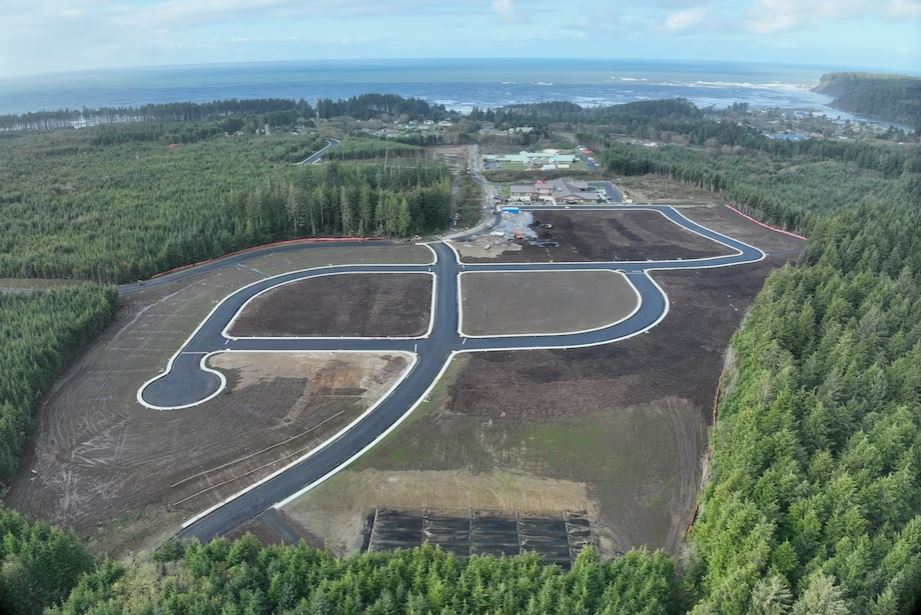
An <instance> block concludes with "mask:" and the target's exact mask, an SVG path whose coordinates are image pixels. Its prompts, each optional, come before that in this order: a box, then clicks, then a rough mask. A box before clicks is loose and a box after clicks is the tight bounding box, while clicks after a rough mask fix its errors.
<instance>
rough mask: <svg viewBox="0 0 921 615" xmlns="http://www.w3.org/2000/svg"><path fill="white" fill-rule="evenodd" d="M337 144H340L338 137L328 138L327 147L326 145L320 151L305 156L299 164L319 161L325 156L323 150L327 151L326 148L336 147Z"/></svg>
mask: <svg viewBox="0 0 921 615" xmlns="http://www.w3.org/2000/svg"><path fill="white" fill-rule="evenodd" d="M336 145H339V140H338V139H327V140H326V147H324V148H323V149H321V150H319V151H318V152H315V153H313V154H311V155H309V156H307V157H306V158H304V159H303V160H301V161H300V162H298V164H313V163H315V162H319V160H320V158H322V157H323V152H325V151H326V150H328V149H329V148H331V147H335V146H336Z"/></svg>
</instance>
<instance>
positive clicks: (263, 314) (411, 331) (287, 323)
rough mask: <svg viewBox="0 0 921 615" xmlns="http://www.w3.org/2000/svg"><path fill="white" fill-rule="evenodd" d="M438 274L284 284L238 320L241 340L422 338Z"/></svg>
mask: <svg viewBox="0 0 921 615" xmlns="http://www.w3.org/2000/svg"><path fill="white" fill-rule="evenodd" d="M431 306H432V276H431V275H429V274H425V273H352V274H348V275H332V276H323V277H319V278H310V279H307V280H302V281H300V282H294V283H292V284H285V285H284V286H279V287H278V288H274V289H272V290H270V291H268V292H266V293H263V294H261V295H259V296H258V297H256V298H255V299H254V300H253V301H251V302H250V303H249V304H248V305H247V306H246V307H245V308H244V309H243V311H242V312H240V314H239V315H238V317H237V319H236V320H235V321H234V322H233V324H232V325H231V328H230V334H231V335H235V336H238V337H285V336H290V337H311V336H323V337H340V336H343V337H417V336H422V335H424V334H425V332H426V331H427V330H428V327H429V319H430V315H431Z"/></svg>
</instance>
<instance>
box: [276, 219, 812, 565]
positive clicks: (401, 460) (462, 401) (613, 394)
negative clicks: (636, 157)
mask: <svg viewBox="0 0 921 615" xmlns="http://www.w3.org/2000/svg"><path fill="white" fill-rule="evenodd" d="M685 213H687V214H688V215H689V216H690V217H692V218H693V219H695V220H698V221H700V222H702V223H709V222H714V224H713V225H714V227H716V226H717V224H716V222H718V223H719V224H720V225H725V226H724V227H723V228H721V229H720V230H725V231H727V232H731V233H732V234H733V235H735V236H738V237H739V238H741V239H746V238H748V239H750V240H751V242H752V243H754V244H755V245H759V246H764V247H765V248H766V249H768V250H771V251H774V252H776V253H778V255H776V256H772V257H771V258H769V259H767V260H765V261H762V262H761V263H755V264H751V265H743V266H739V267H730V268H724V269H711V270H702V271H688V272H683V271H670V272H660V273H656V274H655V279H656V281H657V282H659V284H660V285H661V286H662V287H663V288H664V290H665V291H666V292H667V293H668V295H669V298H670V301H671V311H670V312H669V315H668V317H667V318H666V319H665V320H664V321H663V322H662V323H661V324H660V325H658V326H657V327H656V328H655V329H653V330H652V331H650V332H649V333H647V334H644V335H640V336H636V337H634V338H631V339H628V340H624V341H623V342H619V343H615V344H611V345H606V346H598V347H592V348H585V349H572V350H560V351H517V352H495V353H481V354H469V355H462V356H461V357H460V358H459V359H457V360H455V363H456V364H455V365H453V366H452V368H451V369H449V370H448V372H447V373H446V376H445V378H443V380H442V383H440V384H439V386H438V387H437V388H436V389H435V392H434V393H433V394H432V396H431V399H430V401H429V403H427V404H423V405H422V406H420V408H419V409H417V410H416V413H414V415H413V416H412V417H410V419H409V420H407V421H406V422H405V423H404V424H403V425H402V426H401V427H400V428H399V429H398V430H396V431H394V432H393V433H392V434H391V435H390V436H389V437H388V438H387V439H385V440H384V442H382V443H381V445H379V446H378V447H376V448H375V449H373V450H372V451H370V452H369V453H368V454H367V455H365V456H364V457H362V458H361V459H359V460H358V461H357V462H356V463H355V464H354V465H353V466H352V467H350V468H349V469H348V470H346V471H344V472H342V473H340V474H339V475H337V476H336V477H334V478H333V479H331V480H330V481H328V482H327V483H325V484H323V485H322V486H321V487H320V488H318V489H317V490H315V491H313V492H311V493H307V494H305V495H304V496H303V497H302V498H301V499H300V500H298V501H297V502H294V503H292V507H291V510H292V511H294V513H293V514H298V511H301V513H302V514H300V517H301V519H307V526H306V529H307V530H309V531H310V532H311V533H312V534H313V536H314V537H315V539H316V540H322V541H326V542H327V544H330V545H333V546H336V547H337V548H339V549H342V550H349V549H351V548H353V547H354V540H355V538H354V537H355V536H356V535H358V534H361V531H362V527H363V523H364V520H365V519H366V518H367V515H369V514H370V513H371V512H373V510H374V508H375V507H376V506H377V505H379V504H382V503H384V502H386V505H388V506H393V507H407V508H412V507H427V506H428V505H429V503H430V502H431V503H433V504H436V503H437V505H439V506H444V507H451V506H456V507H464V506H469V505H470V500H471V499H474V500H477V501H479V499H482V500H484V501H485V502H487V503H488V504H489V505H490V506H492V507H495V508H500V509H506V510H513V509H518V508H525V507H527V506H528V505H529V502H530V499H531V496H530V495H528V494H531V493H535V492H538V493H541V494H543V495H541V496H539V497H536V499H535V501H536V502H538V504H537V507H539V508H543V509H555V510H572V509H579V508H582V509H585V510H588V511H589V512H590V514H591V512H592V511H595V523H596V525H597V533H598V535H599V541H600V548H601V550H602V552H603V553H604V554H606V555H611V554H613V553H615V552H617V551H624V550H627V549H628V548H630V547H634V546H640V545H647V546H649V547H651V548H658V547H662V548H665V549H668V550H669V551H672V552H676V551H678V550H679V549H680V545H681V542H682V539H683V536H684V532H685V530H686V528H687V524H688V522H689V519H690V515H691V514H692V511H693V509H694V506H695V500H696V496H697V491H698V486H699V484H700V481H701V477H702V467H703V458H704V454H705V451H706V442H707V429H708V425H709V422H710V417H711V412H712V405H713V399H714V393H715V391H716V386H717V382H718V379H719V374H720V371H721V368H722V365H723V360H724V357H723V353H724V349H725V348H726V347H727V344H728V342H729V338H730V336H731V335H732V333H733V332H734V331H735V329H736V328H737V327H738V325H739V322H740V321H741V318H742V316H743V315H744V313H745V311H746V309H747V307H748V305H749V304H750V302H751V301H752V299H753V298H754V296H755V294H756V293H757V292H758V290H760V288H761V286H762V285H763V281H764V277H765V276H766V275H767V274H768V273H769V271H770V270H771V269H773V268H774V267H776V266H777V265H778V264H779V263H781V262H782V261H783V260H784V259H786V258H788V257H789V255H790V250H791V249H794V248H795V247H796V246H797V245H798V242H796V241H795V240H792V239H788V238H785V237H783V236H781V235H776V234H773V233H771V232H769V231H766V230H763V229H761V228H760V227H757V226H756V225H754V224H751V223H749V222H746V221H745V220H744V219H742V218H741V217H738V216H736V215H735V214H732V213H731V212H728V211H724V212H720V211H710V210H699V211H685ZM458 481H461V482H458ZM443 483H448V484H452V483H453V486H452V487H451V488H445V489H442V486H443ZM383 485H388V486H399V488H394V489H386V488H384V487H382V486H383ZM560 486H565V488H556V487H560ZM343 493H345V494H348V497H341V494H343ZM505 494H512V495H511V496H510V499H509V500H508V501H503V500H502V498H503V497H504V496H505ZM308 517H309V519H308ZM350 541H351V542H350Z"/></svg>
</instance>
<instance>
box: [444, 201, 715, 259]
mask: <svg viewBox="0 0 921 615" xmlns="http://www.w3.org/2000/svg"><path fill="white" fill-rule="evenodd" d="M534 216H535V223H537V222H538V221H539V222H540V223H541V224H550V225H552V226H553V228H551V229H540V230H539V231H538V236H539V238H540V239H549V240H552V241H556V242H559V246H558V247H555V248H540V247H534V246H530V245H525V246H522V247H520V248H519V247H518V246H515V248H513V249H511V250H505V251H502V250H501V246H497V247H495V248H492V250H491V251H490V254H489V255H488V256H486V255H484V253H483V252H482V251H481V250H465V247H464V244H455V247H457V248H458V250H459V251H460V253H461V255H462V257H463V259H464V262H469V263H480V262H486V263H488V262H494V261H500V262H503V261H504V262H510V263H522V262H524V263H532V262H539V263H543V262H547V261H556V262H564V261H573V262H586V261H589V262H591V261H612V260H614V261H631V260H665V259H672V258H705V257H710V256H720V255H724V254H732V253H733V252H732V251H731V250H729V249H728V248H726V247H725V246H723V245H721V244H718V243H716V242H714V241H710V240H709V239H706V238H704V237H701V236H700V235H696V234H694V233H691V232H690V231H687V230H685V229H683V228H681V227H680V226H678V225H677V224H675V223H673V222H671V221H670V220H668V219H667V218H665V217H664V216H662V215H661V214H659V213H656V212H647V211H632V212H630V211H577V212H576V211H569V212H567V211H566V210H560V211H542V212H536V213H535V214H534Z"/></svg>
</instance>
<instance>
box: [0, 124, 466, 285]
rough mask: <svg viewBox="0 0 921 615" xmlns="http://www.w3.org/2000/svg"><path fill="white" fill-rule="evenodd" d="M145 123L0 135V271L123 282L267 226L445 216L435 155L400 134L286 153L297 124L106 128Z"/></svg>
mask: <svg viewBox="0 0 921 615" xmlns="http://www.w3.org/2000/svg"><path fill="white" fill-rule="evenodd" d="M179 126H180V127H182V128H183V129H184V130H191V129H194V128H195V127H197V126H203V125H202V124H181V125H179ZM143 128H144V126H143V125H120V126H111V127H100V128H97V129H93V130H85V131H59V132H53V133H47V134H25V133H19V134H15V135H6V136H4V137H2V138H0V276H11V277H52V278H61V277H78V278H86V279H92V280H97V281H105V282H125V281H131V280H135V279H139V278H144V277H148V276H150V275H152V274H154V273H157V272H160V271H163V270H165V269H169V268H171V267H176V266H179V265H184V264H187V263H190V262H195V261H199V260H202V259H206V258H211V257H214V256H219V255H222V254H225V253H227V252H230V251H233V250H238V249H240V248H245V247H248V246H252V245H255V244H260V243H266V242H270V241H274V240H279V239H292V238H297V237H308V236H315V235H383V236H406V235H411V234H415V233H426V232H431V231H435V230H438V229H441V228H443V227H445V226H446V225H447V224H448V223H449V217H450V216H449V212H448V206H449V198H450V176H449V173H448V171H447V168H446V167H444V166H443V165H440V164H436V163H434V162H431V161H427V160H423V159H417V160H405V159H402V160H401V159H398V156H396V154H403V153H404V151H406V150H408V151H409V152H410V153H411V154H412V155H415V154H416V151H417V150H416V149H415V148H413V147H412V146H408V145H403V144H398V143H384V142H378V141H373V142H371V143H372V144H373V145H374V146H375V147H373V148H369V145H368V143H367V142H365V141H359V143H358V144H357V145H351V144H350V142H349V141H348V140H343V144H342V146H341V147H342V148H343V151H344V152H346V153H349V154H350V157H355V158H357V157H360V156H365V155H368V154H369V153H370V154H371V155H372V156H374V157H375V158H376V157H378V156H380V158H381V160H380V161H379V162H370V163H364V162H361V161H355V162H343V163H339V164H327V165H321V166H295V165H294V164H292V163H291V161H292V160H298V159H303V157H304V156H305V155H306V153H307V152H305V151H304V142H305V139H304V138H303V137H300V136H295V135H287V134H285V135H272V136H264V135H246V136H236V137H233V136H231V137H225V136H223V133H221V134H219V135H217V136H214V135H210V136H206V137H205V138H203V139H198V140H195V142H190V143H188V144H184V145H182V144H175V143H170V142H165V141H164V140H163V139H160V138H152V139H149V140H148V139H146V138H143V139H138V140H133V139H120V138H113V137H114V136H116V135H120V134H130V135H136V134H138V133H139V131H142V129H143ZM141 134H142V136H143V135H144V134H146V133H145V132H142V133H141ZM155 134H156V133H155ZM100 137H105V138H104V139H102V140H101V141H100ZM380 144H383V145H384V146H385V147H383V148H382V147H380ZM388 148H392V149H393V150H394V152H395V154H394V155H393V156H392V157H389V158H390V162H389V163H388V164H384V163H385V159H387V158H388V156H387V155H386V150H388ZM394 159H396V160H394Z"/></svg>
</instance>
